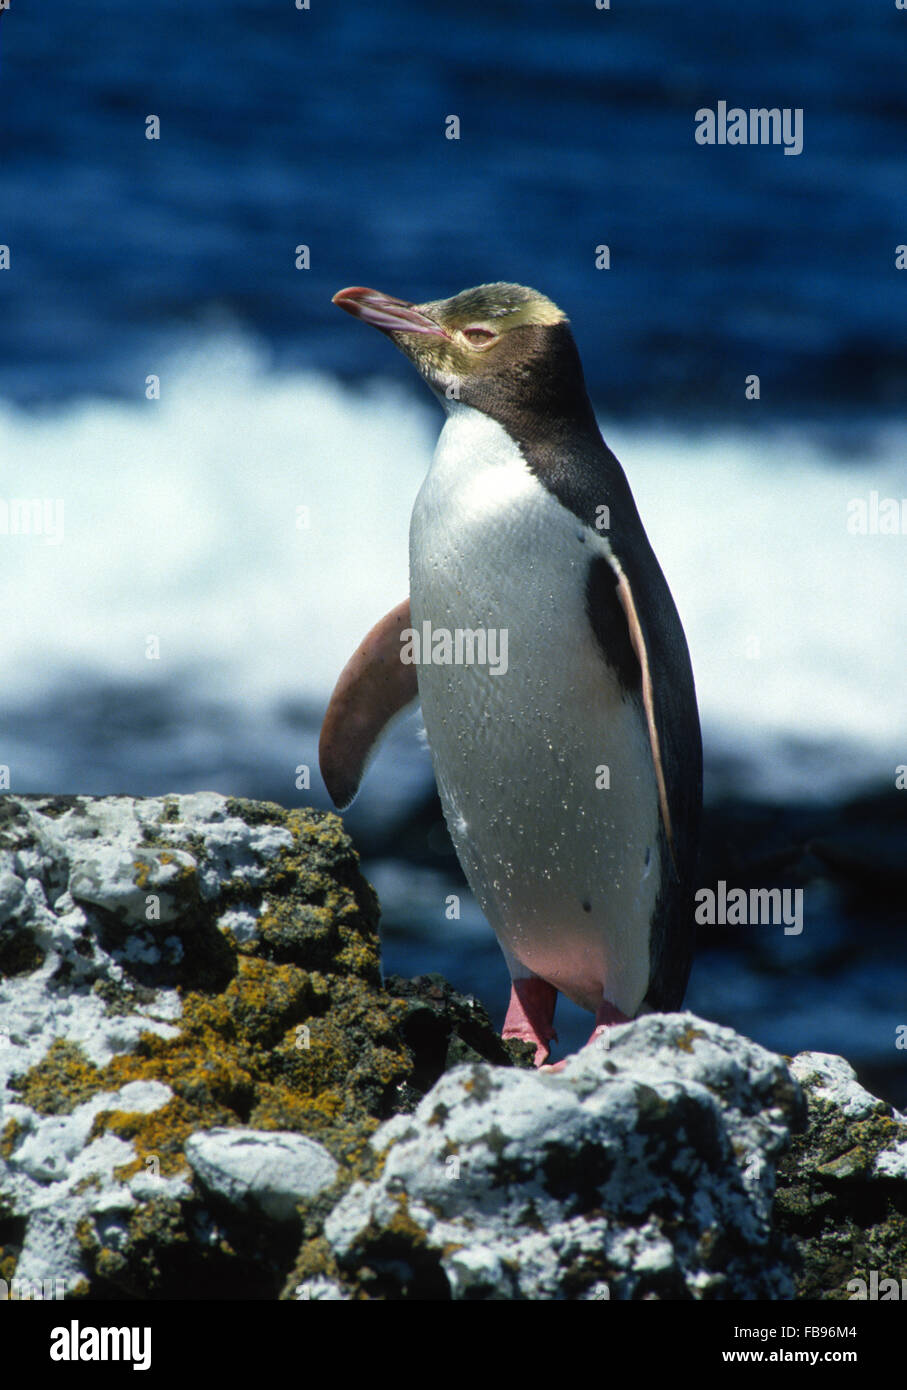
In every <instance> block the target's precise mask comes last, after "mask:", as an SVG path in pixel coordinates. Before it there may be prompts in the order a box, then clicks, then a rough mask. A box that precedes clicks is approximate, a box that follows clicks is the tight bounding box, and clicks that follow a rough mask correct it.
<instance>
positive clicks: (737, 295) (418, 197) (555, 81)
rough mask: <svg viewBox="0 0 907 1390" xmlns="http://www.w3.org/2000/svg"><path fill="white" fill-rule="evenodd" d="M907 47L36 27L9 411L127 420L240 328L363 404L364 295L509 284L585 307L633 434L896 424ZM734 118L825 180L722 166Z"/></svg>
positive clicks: (23, 107)
mask: <svg viewBox="0 0 907 1390" xmlns="http://www.w3.org/2000/svg"><path fill="white" fill-rule="evenodd" d="M904 24H905V16H904V12H900V11H898V10H896V9H895V7H894V4H893V3H889V4H886V5H878V6H870V7H865V6H862V7H861V6H855V5H853V4H852V3H850V2H849V0H801V2H800V3H799V4H798V5H797V6H796V7H792V6H791V5H790V4H789V3H788V0H761V3H756V0H749V3H745V4H742V5H734V6H728V5H727V4H726V3H724V0H704V3H702V4H698V5H696V6H693V7H690V6H688V5H685V4H681V3H679V0H677V2H675V3H654V2H653V0H641V3H637V4H634V5H632V6H621V5H617V4H615V5H614V7H613V8H612V9H611V10H599V9H597V8H596V7H595V5H594V4H593V0H567V2H566V3H558V4H556V5H553V4H551V3H549V0H519V3H517V0H495V2H494V3H487V0H481V3H480V0H465V2H464V3H461V4H458V5H455V6H447V7H444V8H442V9H440V10H439V9H437V8H432V7H430V6H425V5H424V4H421V3H418V0H385V3H383V4H382V5H380V6H376V5H373V4H369V3H366V0H352V3H346V4H344V5H339V6H338V5H331V4H327V3H324V0H311V7H310V8H309V9H307V10H299V9H297V8H295V6H294V4H293V3H292V0H246V3H245V4H243V5H241V6H224V5H221V4H219V3H215V0H192V3H189V4H187V3H185V0H160V2H159V3H157V4H155V5H154V6H153V7H152V8H151V9H150V10H142V11H136V8H135V6H134V5H133V4H131V3H130V0H94V3H93V4H92V5H90V6H74V5H72V4H69V3H66V0H47V3H43V4H41V5H40V6H39V5H37V4H35V3H33V0H13V5H12V8H11V10H10V12H9V14H8V15H7V16H6V17H5V19H4V21H3V29H4V32H3V34H2V40H0V41H2V44H3V58H2V79H0V80H2V94H0V95H2V112H3V126H2V129H3V137H2V175H0V224H2V228H3V240H4V242H6V243H7V244H9V245H10V246H11V247H13V248H14V260H13V266H12V270H11V273H9V274H6V275H3V277H2V284H0V316H2V317H0V359H2V364H3V371H2V378H0V390H2V394H3V396H4V397H6V398H7V399H16V400H20V401H28V402H36V403H37V402H45V401H47V400H49V399H60V398H61V397H65V396H68V395H72V394H76V395H83V394H94V393H96V392H114V393H119V394H122V395H125V396H127V397H129V396H131V395H133V394H134V393H135V391H136V390H137V385H138V383H140V382H141V381H143V380H144V376H145V374H146V372H147V371H150V370H152V368H153V365H154V362H155V360H156V359H158V358H159V357H160V356H161V353H162V352H163V351H164V350H165V349H166V348H167V347H170V346H172V344H173V341H174V339H175V337H178V336H179V335H180V334H182V333H191V332H192V331H193V330H195V329H197V328H198V326H199V325H200V324H210V323H212V322H213V323H217V322H218V321H219V319H220V318H221V317H222V316H223V315H225V314H227V315H230V316H235V317H236V318H237V319H238V320H239V321H240V322H241V323H242V324H243V325H245V326H247V327H249V328H251V329H253V330H254V331H255V332H256V333H257V334H258V335H259V336H261V337H262V338H263V339H264V340H265V341H266V342H267V343H268V344H269V346H270V347H271V348H272V349H273V351H274V353H275V359H276V361H277V362H278V363H279V364H285V365H293V366H308V367H317V368H318V369H320V370H326V371H330V372H335V373H340V374H341V375H343V376H345V377H348V378H357V377H358V376H359V375H360V374H361V373H362V372H363V371H365V370H377V369H378V368H377V363H378V361H379V346H378V344H377V342H371V341H369V339H368V335H366V334H358V335H357V334H351V333H350V332H349V326H348V324H346V323H342V322H341V321H340V315H338V314H337V312H336V310H334V309H332V307H331V305H330V297H331V294H332V293H333V292H334V291H335V290H336V289H337V288H338V287H339V286H341V285H345V284H349V283H361V284H368V285H376V286H377V287H378V288H381V289H386V290H388V291H390V292H392V293H396V294H399V295H402V296H404V297H407V298H412V299H416V300H419V299H425V298H435V297H438V296H439V295H444V294H447V293H453V292H455V291H456V290H457V289H460V288H462V287H463V286H464V285H469V284H475V283H480V282H481V281H483V280H489V279H508V280H518V281H522V282H524V283H528V284H532V285H536V286H537V287H539V288H541V289H543V290H545V291H546V292H547V293H548V294H549V295H550V296H551V297H552V298H553V299H555V300H556V301H557V302H559V303H562V304H563V305H564V306H565V307H566V308H567V309H568V312H569V313H570V315H571V317H572V320H573V322H574V324H575V327H576V332H577V336H578V338H579V340H580V342H581V343H582V344H584V345H588V349H589V350H588V351H587V354H586V360H587V364H588V367H589V375H590V385H591V388H592V390H593V394H594V396H595V398H596V400H597V402H598V403H599V404H600V405H601V406H602V407H603V408H605V409H607V410H608V411H609V412H610V413H625V412H634V411H643V410H644V411H646V412H647V413H649V414H651V413H652V412H653V411H657V412H663V413H665V414H666V415H668V416H669V417H670V418H672V419H676V418H677V417H679V416H681V415H688V416H693V417H694V418H698V419H702V418H711V419H714V418H715V417H716V415H723V416H727V417H729V418H731V419H737V420H739V421H740V422H741V423H745V424H746V425H747V426H749V425H751V424H752V423H754V421H753V417H754V415H755V414H756V412H754V411H752V410H750V409H748V406H747V403H746V402H745V401H744V397H743V387H742V381H743V378H744V376H745V375H746V374H747V373H748V372H752V371H756V372H759V373H761V374H762V377H763V383H764V389H763V400H762V404H761V406H760V410H759V412H758V413H759V416H760V419H765V418H773V417H775V416H776V415H777V413H778V412H783V411H787V412H791V411H794V412H800V413H802V412H803V411H805V410H808V411H810V412H811V413H814V414H818V415H820V416H821V417H825V416H827V415H828V413H829V412H830V411H831V410H832V409H833V408H834V411H835V413H836V414H837V413H840V412H841V411H844V412H846V411H848V410H855V409H858V408H870V409H872V410H873V411H877V410H892V409H900V408H901V407H902V405H903V380H904V374H905V365H907V340H905V329H904V324H905V315H904V312H903V287H902V280H901V279H899V277H898V273H897V272H896V270H895V268H894V257H895V246H896V245H897V244H898V243H899V242H900V241H902V240H903V238H904V218H905V187H904V178H903V138H904V122H905V116H907V91H905V87H904V83H903V44H904V33H903V29H904ZM720 100H726V101H728V103H729V104H730V105H732V106H733V105H734V104H737V105H739V106H741V107H745V108H749V107H750V106H756V107H761V106H774V105H777V106H779V107H790V108H802V110H803V112H804V150H803V153H802V154H801V155H799V156H795V157H786V156H785V155H784V154H783V151H782V149H781V148H780V147H778V146H769V147H747V148H739V147H730V146H725V147H723V148H721V147H711V148H709V147H702V146H700V145H697V144H696V143H695V142H694V139H693V131H694V114H695V112H696V111H697V110H698V109H699V108H702V107H711V108H714V107H715V106H716V104H717V102H718V101H720ZM149 114H154V115H157V116H158V117H159V118H160V128H161V134H160V140H146V138H145V122H146V117H147V116H148V115H149ZM451 114H454V115H457V116H458V117H459V120H460V139H459V140H456V141H454V140H448V139H446V138H445V121H446V118H447V117H448V116H449V115H451ZM300 244H306V245H308V246H309V247H310V252H311V269H310V270H308V271H299V270H297V269H296V268H295V254H294V253H295V247H296V246H297V245H300ZM602 244H605V245H608V246H609V247H610V251H611V269H610V271H602V270H597V269H596V267H595V248H596V247H597V246H598V245H602ZM592 349H594V352H593V351H592ZM385 370H391V369H385ZM399 379H401V380H403V379H404V373H403V370H402V368H401V369H400V377H399Z"/></svg>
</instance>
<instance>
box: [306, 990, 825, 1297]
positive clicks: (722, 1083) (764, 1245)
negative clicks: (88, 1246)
mask: <svg viewBox="0 0 907 1390" xmlns="http://www.w3.org/2000/svg"><path fill="white" fill-rule="evenodd" d="M803 1113H804V1108H803V1102H802V1096H801V1094H800V1089H799V1087H798V1086H797V1084H796V1082H795V1081H794V1080H793V1079H792V1077H791V1075H790V1073H789V1071H788V1069H787V1067H786V1066H785V1064H784V1062H783V1061H782V1059H781V1058H779V1057H777V1056H774V1055H773V1054H771V1053H768V1052H765V1051H764V1050H763V1049H762V1048H759V1047H756V1046H755V1044H753V1043H750V1042H747V1041H746V1040H745V1039H743V1038H740V1037H738V1036H737V1035H736V1034H734V1033H733V1032H731V1031H730V1030H729V1029H726V1028H719V1027H717V1026H716V1025H714V1024H709V1023H704V1022H703V1021H702V1020H700V1019H696V1018H694V1017H693V1016H692V1015H690V1014H672V1015H651V1016H648V1017H645V1018H641V1019H638V1020H636V1021H635V1022H634V1023H632V1024H629V1025H625V1026H623V1027H620V1028H615V1029H613V1030H612V1032H611V1034H610V1047H608V1048H603V1047H602V1048H599V1047H592V1048H588V1049H585V1050H584V1051H583V1052H582V1053H581V1054H580V1055H578V1056H577V1057H575V1058H573V1059H571V1060H570V1061H569V1062H568V1064H567V1066H566V1067H565V1069H564V1070H563V1072H561V1073H544V1072H527V1071H515V1070H508V1069H505V1068H500V1067H499V1068H495V1067H491V1066H488V1065H484V1064H473V1065H468V1066H460V1067H457V1068H456V1069H455V1070H454V1071H452V1072H450V1073H448V1074H447V1075H445V1076H444V1077H443V1078H442V1079H441V1080H440V1081H439V1082H438V1083H437V1085H436V1086H435V1087H434V1088H433V1090H432V1091H431V1092H430V1094H429V1095H428V1096H426V1097H425V1099H424V1100H423V1101H422V1102H421V1103H420V1105H419V1106H418V1108H417V1109H416V1111H415V1113H414V1114H412V1115H410V1116H401V1117H398V1118H395V1119H392V1120H390V1121H389V1122H388V1123H386V1124H385V1125H383V1126H382V1127H381V1128H380V1129H379V1130H378V1131H377V1133H376V1134H374V1135H373V1136H372V1139H371V1144H372V1146H373V1147H374V1148H375V1149H376V1150H377V1151H379V1152H380V1153H381V1155H382V1169H381V1173H380V1175H379V1176H378V1177H377V1178H376V1179H375V1180H374V1181H372V1182H359V1183H357V1184H355V1185H354V1186H353V1187H352V1188H351V1189H350V1190H349V1192H348V1193H347V1194H346V1195H345V1196H344V1197H343V1198H342V1200H341V1201H340V1202H339V1203H338V1205H337V1206H336V1207H335V1209H334V1210H333V1211H332V1212H331V1214H330V1215H329V1217H328V1218H327V1220H326V1222H325V1224H324V1231H323V1238H324V1242H325V1243H326V1246H327V1249H328V1251H329V1261H330V1262H329V1263H327V1264H326V1267H325V1268H323V1269H322V1270H321V1271H319V1273H318V1276H317V1277H318V1278H324V1277H328V1278H332V1279H333V1280H334V1281H335V1282H336V1283H338V1284H340V1285H341V1286H344V1287H346V1288H347V1290H348V1292H349V1293H350V1294H351V1296H354V1297H372V1298H374V1297H378V1298H391V1299H401V1298H402V1299H411V1298H435V1299H439V1298H440V1299H448V1298H449V1299H495V1300H501V1299H508V1300H509V1299H577V1300H580V1301H582V1300H597V1299H602V1298H607V1297H612V1298H621V1299H625V1298H645V1297H657V1298H747V1299H753V1298H790V1297H791V1296H792V1295H793V1292H794V1279H793V1251H792V1249H791V1248H790V1247H789V1245H788V1244H787V1243H786V1242H784V1241H779V1240H778V1238H777V1237H776V1235H775V1233H774V1231H773V1229H772V1223H771V1212H772V1198H773V1193H774V1172H775V1161H776V1159H777V1157H778V1155H779V1154H780V1153H781V1152H782V1150H783V1149H784V1148H785V1147H786V1146H787V1144H788V1143H789V1137H790V1133H791V1130H792V1129H795V1128H796V1127H797V1126H798V1125H799V1124H800V1123H801V1122H802V1118H803ZM304 1267H305V1266H304V1263H303V1266H302V1269H303V1270H304ZM295 1287H296V1292H297V1296H302V1297H309V1298H317V1297H319V1296H320V1295H319V1293H318V1286H316V1284H315V1283H313V1282H310V1281H308V1280H306V1279H305V1278H304V1277H303V1278H302V1279H301V1280H300V1281H299V1283H298V1284H297V1285H296V1286H295Z"/></svg>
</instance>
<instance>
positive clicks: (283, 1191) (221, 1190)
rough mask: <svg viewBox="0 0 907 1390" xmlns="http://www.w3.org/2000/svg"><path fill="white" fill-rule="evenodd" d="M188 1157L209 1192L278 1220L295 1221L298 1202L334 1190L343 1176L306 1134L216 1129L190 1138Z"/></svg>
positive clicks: (328, 1156)
mask: <svg viewBox="0 0 907 1390" xmlns="http://www.w3.org/2000/svg"><path fill="white" fill-rule="evenodd" d="M185 1154H186V1158H187V1159H188V1160H189V1164H190V1167H191V1168H192V1171H193V1172H194V1173H195V1175H196V1177H197V1178H199V1179H200V1181H201V1182H202V1184H203V1185H204V1186H205V1187H206V1188H207V1189H208V1191H209V1192H213V1193H216V1194H217V1196H219V1197H222V1198H223V1199H224V1200H225V1201H226V1202H229V1203H231V1205H233V1206H235V1207H239V1208H240V1209H243V1208H248V1207H254V1208H256V1209H257V1210H259V1211H261V1212H263V1213H264V1215H265V1216H268V1217H270V1218H271V1220H272V1221H289V1220H290V1219H291V1218H292V1217H293V1216H295V1214H296V1206H297V1204H298V1202H299V1201H300V1200H301V1199H302V1198H304V1197H316V1196H317V1195H318V1193H319V1192H322V1191H323V1190H324V1189H325V1188H327V1187H330V1186H331V1185H332V1183H333V1182H334V1181H335V1179H336V1177H337V1172H338V1165H337V1164H336V1163H335V1162H334V1160H333V1159H332V1158H331V1155H330V1154H329V1153H328V1151H327V1149H325V1148H324V1146H323V1145H321V1144H317V1143H316V1142H315V1140H314V1139H307V1138H306V1137H305V1135H303V1134H273V1133H263V1132H261V1131H260V1130H255V1129H211V1130H208V1131H206V1132H202V1133H199V1134H192V1135H190V1137H189V1138H188V1139H187V1140H186V1145H185Z"/></svg>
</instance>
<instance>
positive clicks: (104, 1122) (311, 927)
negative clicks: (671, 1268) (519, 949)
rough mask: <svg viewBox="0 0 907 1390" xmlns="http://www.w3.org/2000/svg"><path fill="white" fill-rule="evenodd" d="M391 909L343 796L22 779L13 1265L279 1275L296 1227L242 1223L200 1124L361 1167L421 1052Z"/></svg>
mask: <svg viewBox="0 0 907 1390" xmlns="http://www.w3.org/2000/svg"><path fill="white" fill-rule="evenodd" d="M377 921H378V906H377V901H376V899H375V896H374V894H373V892H372V890H371V889H370V888H369V886H368V884H367V883H366V882H365V880H364V879H363V878H362V876H361V874H360V872H359V868H358V860H357V857H356V855H355V853H354V851H353V849H352V846H351V844H350V842H349V840H348V838H347V837H346V835H345V834H344V832H343V828H342V825H341V822H340V821H339V820H338V819H337V818H336V817H335V816H330V815H324V814H319V813H314V812H309V811H305V810H302V811H286V810H283V809H282V808H280V807H278V806H273V805H264V804H261V803H252V802H238V801H231V800H229V799H227V798H225V797H222V796H219V795H216V794H214V793H198V794H194V795H191V796H168V797H159V798H148V799H143V798H133V797H108V798H100V799H95V798H91V797H82V796H75V797H17V796H6V797H4V798H2V800H0V1279H6V1280H7V1281H9V1280H10V1279H11V1278H12V1277H13V1276H15V1277H16V1278H18V1279H20V1280H23V1281H37V1282H39V1283H40V1282H41V1281H43V1280H44V1279H49V1278H53V1279H57V1280H59V1279H63V1280H64V1281H65V1287H66V1291H67V1293H68V1294H70V1295H73V1294H75V1295H79V1294H89V1293H91V1294H94V1295H98V1294H100V1295H104V1294H105V1293H106V1294H108V1295H116V1294H117V1293H122V1292H128V1293H130V1294H138V1295H144V1296H148V1295H154V1294H157V1295H160V1294H161V1293H166V1294H167V1295H168V1296H171V1297H179V1296H181V1294H182V1293H185V1292H192V1293H197V1289H198V1282H197V1281H198V1277H199V1273H200V1271H201V1270H203V1271H204V1273H205V1277H207V1278H208V1279H209V1281H212V1280H214V1281H215V1283H211V1282H209V1287H210V1288H212V1289H213V1288H215V1287H216V1279H217V1278H220V1279H222V1280H223V1281H224V1284H225V1285H226V1283H227V1282H228V1276H227V1274H226V1273H225V1272H221V1274H219V1275H215V1274H214V1273H213V1266H214V1265H215V1264H216V1263H217V1261H218V1260H220V1261H222V1262H224V1261H228V1260H229V1259H233V1261H234V1270H233V1274H232V1277H233V1279H234V1282H235V1280H236V1279H237V1278H239V1277H240V1275H242V1277H247V1270H245V1269H244V1267H243V1266H244V1263H245V1264H246V1265H248V1266H249V1267H250V1268H252V1275H251V1278H252V1283H251V1285H249V1286H247V1287H249V1288H251V1289H252V1291H253V1292H254V1291H255V1290H258V1291H260V1292H263V1291H267V1292H276V1290H277V1288H279V1286H280V1283H282V1281H283V1278H285V1272H286V1269H287V1268H288V1266H289V1262H290V1260H291V1257H292V1249H293V1247H294V1243H298V1239H299V1227H298V1223H297V1225H296V1228H295V1236H294V1235H293V1233H290V1234H289V1235H288V1236H287V1240H288V1242H289V1243H288V1244H287V1246H286V1248H285V1249H281V1250H278V1249H277V1248H276V1246H275V1245H274V1244H273V1243H272V1246H271V1247H265V1248H264V1249H262V1248H260V1247H259V1244H258V1241H259V1233H258V1231H257V1229H256V1228H255V1223H253V1222H251V1221H249V1219H248V1218H246V1227H243V1226H242V1224H241V1223H240V1224H239V1225H238V1226H237V1227H236V1229H233V1228H231V1229H230V1231H229V1233H228V1234H229V1239H227V1236H226V1235H225V1232H224V1222H225V1220H227V1217H225V1215H224V1213H223V1212H220V1213H218V1215H217V1217H216V1219H215V1217H212V1215H211V1213H210V1211H209V1210H208V1207H209V1205H210V1203H209V1201H208V1198H209V1197H210V1196H211V1190H210V1188H206V1187H205V1186H204V1185H203V1184H199V1183H198V1182H196V1181H194V1179H193V1171H192V1169H191V1167H190V1165H189V1163H188V1162H187V1158H186V1144H187V1142H188V1141H189V1140H190V1138H191V1136H193V1135H197V1134H199V1133H208V1132H210V1131H211V1130H215V1129H217V1128H219V1127H225V1126H226V1127H236V1128H239V1127H242V1128H243V1129H245V1130H247V1131H248V1130H255V1131H264V1132H267V1133H269V1134H270V1133H273V1132H276V1131H281V1132H287V1131H289V1132H295V1133H297V1134H299V1133H302V1134H307V1135H309V1136H310V1138H311V1139H313V1140H314V1139H317V1140H318V1141H319V1143H320V1144H322V1145H324V1146H325V1150H326V1151H327V1152H329V1153H330V1154H332V1155H333V1159H328V1162H337V1161H338V1160H343V1161H345V1163H346V1165H347V1167H348V1170H349V1172H350V1174H351V1175H352V1173H353V1172H355V1171H356V1169H355V1163H356V1157H357V1154H359V1153H361V1152H363V1151H366V1152H367V1149H366V1140H367V1137H368V1135H369V1134H370V1133H371V1132H372V1131H373V1130H374V1128H375V1127H376V1125H377V1124H378V1123H379V1121H380V1119H382V1118H384V1117H385V1116H386V1115H388V1114H391V1113H393V1111H394V1109H395V1108H396V1099H397V1095H398V1090H399V1088H402V1087H404V1086H405V1085H406V1084H407V1082H408V1079H409V1077H410V1074H411V1071H412V1069H413V1057H412V1053H411V1051H410V1049H409V1047H408V1046H407V1044H406V1042H405V1041H404V1039H403V1037H402V1035H401V1032H400V1027H399V1025H400V1023H401V1021H402V1019H403V1018H404V1016H405V1015H406V1012H407V1009H408V1007H409V1006H408V1005H407V1004H405V1003H403V1002H400V1003H395V1001H394V1000H393V998H392V997H391V996H390V995H389V994H388V992H387V991H386V990H385V989H384V987H383V985H382V982H381V973H380V961H379V941H378V930H377ZM434 1079H435V1077H434V1076H432V1077H431V1080H432V1081H433V1080H434ZM275 1142H276V1141H275ZM326 1157H327V1154H326ZM253 1186H254V1184H253ZM306 1195H310V1194H307V1191H306V1185H305V1183H304V1182H300V1186H299V1193H298V1197H299V1198H300V1199H302V1198H304V1197H305V1196H306ZM275 1201H277V1199H275ZM289 1204H290V1196H289V1192H288V1191H287V1192H285V1193H284V1195H283V1198H282V1199H281V1200H279V1201H277V1205H276V1206H275V1203H274V1201H272V1202H271V1204H270V1208H269V1210H270V1214H271V1215H272V1216H275V1214H276V1213H277V1207H278V1206H279V1207H280V1209H281V1210H280V1214H281V1215H283V1216H285V1215H286V1213H287V1210H288V1206H289ZM266 1206H267V1204H266ZM259 1224H260V1223H259ZM244 1241H245V1242H246V1245H245V1247H244V1246H243V1242H244ZM281 1261H283V1263H281Z"/></svg>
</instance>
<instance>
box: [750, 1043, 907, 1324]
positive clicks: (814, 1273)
mask: <svg viewBox="0 0 907 1390" xmlns="http://www.w3.org/2000/svg"><path fill="white" fill-rule="evenodd" d="M791 1070H792V1071H793V1073H794V1075H795V1076H796V1077H797V1078H798V1080H799V1081H800V1084H801V1085H802V1087H803V1090H804V1093H805V1095H806V1098H807V1104H808V1107H809V1125H808V1128H807V1129H806V1131H805V1132H804V1133H803V1134H801V1135H798V1136H797V1137H796V1139H795V1140H794V1143H793V1145H792V1148H791V1151H790V1153H789V1154H787V1155H786V1156H785V1157H784V1159H783V1160H782V1162H781V1165H780V1168H779V1172H778V1192H777V1196H776V1203H775V1205H776V1212H775V1220H776V1225H777V1226H778V1228H779V1230H781V1231H783V1232H786V1233H787V1234H788V1235H790V1236H791V1237H792V1238H793V1240H794V1243H795V1245H796V1247H797V1250H798V1252H799V1255H800V1258H801V1262H802V1263H801V1267H800V1268H799V1270H798V1276H797V1296H798V1297H799V1298H804V1299H851V1298H854V1297H858V1296H859V1291H858V1290H856V1288H855V1286H856V1284H857V1283H858V1282H859V1281H863V1283H864V1284H865V1285H866V1286H867V1288H868V1287H871V1286H872V1275H873V1273H875V1276H876V1285H878V1283H879V1282H880V1281H881V1280H884V1279H894V1280H896V1281H897V1287H898V1290H899V1293H900V1281H901V1279H902V1278H903V1277H904V1273H905V1271H907V1117H905V1116H903V1115H899V1114H898V1113H897V1112H896V1111H894V1110H893V1109H892V1107H891V1106H890V1105H887V1104H886V1103H885V1101H882V1100H878V1099H877V1098H876V1097H875V1096H873V1095H870V1093H869V1092H868V1091H866V1090H865V1089H864V1088H863V1087H862V1086H861V1085H860V1083H859V1082H858V1081H857V1079H856V1074H855V1072H854V1070H853V1067H851V1066H850V1064H849V1063H848V1062H846V1061H845V1060H844V1058H843V1057H833V1056H829V1055H828V1054H826V1053H821V1052H803V1053H801V1054H800V1055H799V1056H798V1057H795V1058H794V1060H793V1062H792V1064H791ZM848 1286H850V1287H848Z"/></svg>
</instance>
